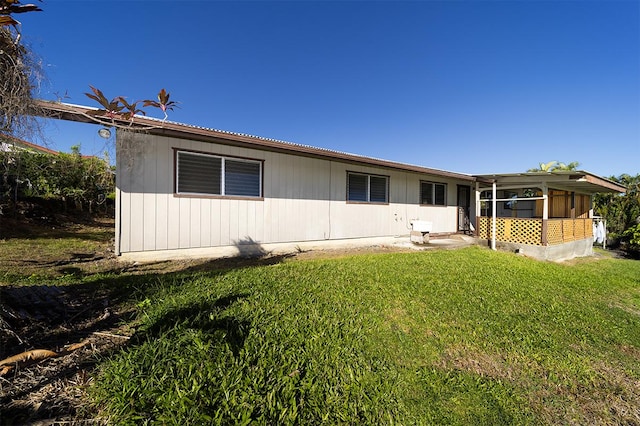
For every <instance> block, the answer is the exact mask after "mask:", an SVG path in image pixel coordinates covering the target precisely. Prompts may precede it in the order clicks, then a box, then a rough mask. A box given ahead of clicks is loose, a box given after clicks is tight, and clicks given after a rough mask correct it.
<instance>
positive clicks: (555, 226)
mask: <svg viewBox="0 0 640 426" xmlns="http://www.w3.org/2000/svg"><path fill="white" fill-rule="evenodd" d="M562 241H563V239H562V220H549V221H547V244H549V245H553V244H562Z"/></svg>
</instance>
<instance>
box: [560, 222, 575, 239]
mask: <svg viewBox="0 0 640 426" xmlns="http://www.w3.org/2000/svg"><path fill="white" fill-rule="evenodd" d="M574 222H575V221H574V220H573V219H564V220H563V221H562V241H563V242H565V243H566V242H569V241H575V239H576V238H575V226H574Z"/></svg>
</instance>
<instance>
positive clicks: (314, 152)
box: [38, 101, 476, 182]
mask: <svg viewBox="0 0 640 426" xmlns="http://www.w3.org/2000/svg"><path fill="white" fill-rule="evenodd" d="M38 107H39V108H41V109H42V115H44V116H45V117H50V118H57V119H62V120H68V121H75V122H81V123H93V124H98V125H106V126H108V125H110V123H109V122H108V121H104V122H103V120H99V119H96V118H95V117H92V116H91V115H89V114H87V111H91V110H96V108H91V107H85V106H81V105H70V104H63V103H59V102H50V101H38ZM113 124H114V125H120V126H122V125H124V126H127V127H131V128H132V129H134V130H135V129H142V130H144V131H145V132H146V133H149V134H153V135H160V136H170V137H181V138H185V139H192V140H200V141H203V142H217V143H223V144H226V145H232V146H240V147H247V148H261V149H267V150H269V151H275V152H282V153H288V154H298V155H304V156H307V157H314V158H321V159H326V160H338V161H344V162H349V163H357V164H362V165H368V166H377V167H384V168H389V169H395V170H402V171H410V172H416V173H424V174H430V175H436V176H442V177H447V178H452V179H459V180H464V181H468V182H475V181H476V178H475V177H474V176H471V175H466V174H462V173H456V172H449V171H446V170H439V169H432V168H428V167H422V166H416V165H411V164H404V163H398V162H394V161H387V160H382V159H377V158H372V157H365V156H360V155H356V154H349V153H343V152H338V151H332V150H327V149H322V148H315V147H312V146H307V145H300V144H294V143H290V142H285V141H278V140H274V139H267V138H261V137H257V136H251V135H244V134H239V133H232V132H225V131H220V130H215V129H209V128H204V127H197V126H191V125H186V124H182V123H175V122H172V121H162V120H158V119H153V118H149V117H142V116H135V117H134V118H133V119H132V120H123V119H119V118H115V119H113Z"/></svg>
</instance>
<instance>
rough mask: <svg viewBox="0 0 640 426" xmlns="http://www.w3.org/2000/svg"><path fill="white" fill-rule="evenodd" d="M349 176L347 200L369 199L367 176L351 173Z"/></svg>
mask: <svg viewBox="0 0 640 426" xmlns="http://www.w3.org/2000/svg"><path fill="white" fill-rule="evenodd" d="M348 178H349V179H348V180H349V182H348V184H347V186H348V188H347V200H349V201H367V176H366V175H355V174H351V173H350V174H349V175H348Z"/></svg>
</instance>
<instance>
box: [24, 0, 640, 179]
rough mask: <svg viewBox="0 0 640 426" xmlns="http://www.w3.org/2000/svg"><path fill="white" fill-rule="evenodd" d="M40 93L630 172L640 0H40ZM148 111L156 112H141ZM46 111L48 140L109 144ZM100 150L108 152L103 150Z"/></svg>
mask: <svg viewBox="0 0 640 426" xmlns="http://www.w3.org/2000/svg"><path fill="white" fill-rule="evenodd" d="M41 7H42V8H43V10H44V11H43V12H38V13H27V14H24V15H21V16H17V18H18V19H19V20H20V21H21V22H22V33H23V40H24V41H25V42H26V43H28V44H30V45H31V47H32V49H33V50H35V52H36V53H38V54H39V55H40V56H41V57H42V60H43V63H44V65H45V70H46V75H47V79H48V81H47V82H46V83H45V84H44V85H43V86H42V88H41V91H40V95H39V96H40V97H41V98H44V99H56V98H57V97H60V96H62V95H64V94H65V93H67V95H68V96H69V98H66V99H64V101H65V102H70V103H74V104H83V105H91V106H97V104H95V103H94V102H93V101H91V100H90V99H89V98H87V97H85V96H84V92H87V91H89V85H93V86H96V87H98V88H100V89H101V90H102V91H103V92H104V93H105V95H106V96H107V97H109V98H112V97H115V96H118V95H122V96H126V97H127V98H128V99H129V100H137V99H145V98H155V95H156V94H157V92H158V91H159V89H161V88H166V89H167V90H168V91H169V92H170V93H171V98H172V99H173V100H176V101H179V102H180V109H177V110H175V111H174V112H173V113H171V114H170V116H169V119H170V120H172V121H177V122H182V123H187V124H194V125H198V126H204V127H211V128H215V129H221V130H228V131H233V132H239V133H247V134H252V135H257V136H263V137H267V138H274V139H279V140H284V141H289V142H295V143H301V144H306V145H312V146H316V147H323V148H329V149H334V150H339V151H346V152H350V153H355V154H361V155H366V156H371V157H378V158H384V159H388V160H394V161H400V162H404V163H410V164H418V165H422V166H426V167H433V168H439V169H445V170H451V171H458V172H464V173H492V172H519V171H525V170H526V169H528V168H531V167H535V166H537V165H538V163H540V162H548V161H551V160H559V161H562V162H565V163H568V162H571V161H578V162H580V167H579V168H580V169H583V170H588V171H591V172H593V173H597V174H600V175H605V176H610V175H619V174H622V173H629V174H636V173H640V1H638V0H630V1H615V0H614V1H605V0H602V1H597V0H595V1H569V0H566V1H534V0H530V1H519V0H507V1H484V0H467V1H464V0H462V1H403V2H397V1H256V2H254V1H236V2H223V1H204V0H203V1H160V0H146V1H143V0H139V1H135V0H133V1H132V0H129V1H118V0H110V1H101V0H77V1H65V0H45V1H44V2H43V3H42V4H41ZM150 112H152V114H151V115H153V116H156V117H158V118H162V114H161V113H159V111H158V112H156V111H151V110H150ZM97 130H98V127H96V126H90V125H79V124H76V123H65V122H61V121H56V123H55V124H54V125H51V126H48V127H47V137H48V144H49V146H50V147H51V148H54V149H58V150H63V151H68V149H69V147H70V146H71V145H75V144H81V146H82V152H83V154H98V155H100V154H101V152H103V151H104V150H105V148H106V147H107V146H106V145H105V141H104V140H103V139H100V138H99V137H98V136H97V133H96V132H97ZM112 155H113V154H112Z"/></svg>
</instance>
